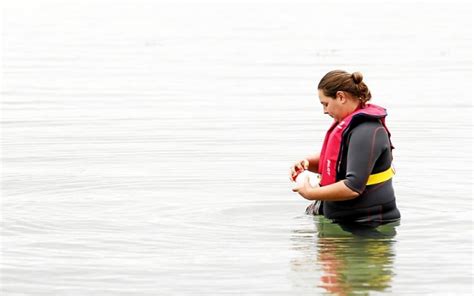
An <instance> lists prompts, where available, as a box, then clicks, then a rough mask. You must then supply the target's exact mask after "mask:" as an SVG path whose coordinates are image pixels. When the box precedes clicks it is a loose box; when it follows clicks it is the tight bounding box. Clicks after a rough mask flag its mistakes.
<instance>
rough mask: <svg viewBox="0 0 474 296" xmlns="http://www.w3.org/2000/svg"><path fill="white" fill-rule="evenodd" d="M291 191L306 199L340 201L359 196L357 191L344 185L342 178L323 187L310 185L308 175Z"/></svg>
mask: <svg viewBox="0 0 474 296" xmlns="http://www.w3.org/2000/svg"><path fill="white" fill-rule="evenodd" d="M293 191H294V192H298V193H299V194H300V195H301V196H302V197H304V198H306V199H308V200H328V201H342V200H349V199H353V198H356V197H358V196H359V193H357V192H355V191H353V190H351V189H350V188H349V187H347V186H346V184H345V183H344V180H343V181H339V182H336V183H334V184H331V185H327V186H324V187H312V186H311V185H310V183H309V177H308V178H307V179H306V180H305V182H304V184H302V185H301V186H300V187H296V188H294V189H293Z"/></svg>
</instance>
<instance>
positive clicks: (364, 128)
mask: <svg viewBox="0 0 474 296" xmlns="http://www.w3.org/2000/svg"><path fill="white" fill-rule="evenodd" d="M387 149H390V141H389V138H388V135H387V131H386V130H385V129H384V127H383V126H382V124H381V123H380V122H377V121H371V122H364V123H361V124H359V125H358V126H356V127H355V128H354V129H353V130H352V131H351V134H350V136H349V144H348V151H347V167H346V179H345V180H344V184H346V186H347V187H349V188H350V189H352V190H353V191H355V192H357V193H359V194H361V193H362V192H363V191H364V190H365V186H366V184H367V180H368V179H369V176H370V174H372V173H373V170H374V166H375V164H376V162H377V160H378V159H379V158H380V157H381V155H382V154H384V153H385V152H386V151H387ZM385 169H386V168H385Z"/></svg>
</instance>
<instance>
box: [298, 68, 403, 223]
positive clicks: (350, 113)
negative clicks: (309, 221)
mask: <svg viewBox="0 0 474 296" xmlns="http://www.w3.org/2000/svg"><path fill="white" fill-rule="evenodd" d="M362 80H363V76H362V74H361V73H359V72H355V73H352V74H350V73H347V72H345V71H341V70H335V71H331V72H329V73H327V74H326V75H325V76H324V77H323V78H322V79H321V81H320V82H319V85H318V95H319V100H320V102H321V104H322V105H323V110H324V114H328V115H329V116H331V117H332V118H334V123H333V124H332V125H331V127H330V128H329V130H328V131H327V133H326V137H325V139H324V143H323V146H322V149H321V152H320V153H317V154H315V155H312V156H310V157H308V158H305V159H303V160H300V161H298V162H296V163H295V164H294V165H293V166H292V167H291V169H290V179H292V180H295V179H296V176H297V175H298V174H299V173H300V172H302V171H304V170H309V171H312V172H316V173H319V174H320V177H321V178H320V182H319V185H320V186H316V187H312V186H311V185H310V182H309V178H307V179H306V180H305V181H304V183H302V184H300V185H298V186H297V187H296V188H294V189H293V191H295V192H297V193H299V194H300V195H301V196H302V197H304V198H306V199H308V200H315V202H314V203H313V204H311V205H310V206H309V207H308V208H307V209H306V212H307V213H308V214H313V215H321V214H322V215H324V216H325V217H326V218H329V219H332V220H335V221H340V222H364V223H387V222H392V221H396V220H398V219H400V212H399V211H398V209H397V206H396V202H395V194H394V190H393V186H392V176H393V174H394V171H393V169H392V149H393V146H392V143H391V141H390V133H389V131H388V129H387V127H386V126H385V117H386V116H387V113H386V111H385V109H384V108H382V107H379V106H377V105H373V104H368V103H367V102H368V101H369V100H370V99H371V94H370V91H369V89H368V87H367V85H366V84H365V83H364V82H363V81H362Z"/></svg>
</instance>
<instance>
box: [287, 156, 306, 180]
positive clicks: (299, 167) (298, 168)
mask: <svg viewBox="0 0 474 296" xmlns="http://www.w3.org/2000/svg"><path fill="white" fill-rule="evenodd" d="M308 168H309V160H307V159H302V160H300V161H297V162H296V163H295V164H294V165H292V166H291V167H290V180H291V181H295V178H296V176H298V174H299V173H301V172H302V171H304V170H307V169H308Z"/></svg>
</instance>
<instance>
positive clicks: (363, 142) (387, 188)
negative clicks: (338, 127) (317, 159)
mask: <svg viewBox="0 0 474 296" xmlns="http://www.w3.org/2000/svg"><path fill="white" fill-rule="evenodd" d="M342 141H343V143H344V145H342V147H343V149H342V151H341V155H340V157H342V158H341V162H340V167H339V169H338V173H337V177H336V179H337V181H340V180H344V184H346V186H347V187H349V188H350V189H352V190H353V191H355V192H357V193H359V194H360V195H359V196H358V197H356V198H354V199H351V200H345V201H324V202H322V204H321V205H317V202H316V203H315V204H314V205H312V209H310V208H311V206H310V208H308V210H309V212H312V213H313V214H323V215H324V216H325V217H327V218H329V219H333V220H336V221H341V222H344V221H357V222H369V223H372V222H375V223H385V222H391V221H396V220H398V219H399V218H400V212H399V211H398V209H397V206H396V203H395V193H394V190H393V186H392V179H390V180H388V181H386V182H383V183H379V184H374V185H366V183H367V179H368V178H369V175H371V174H376V173H380V172H383V171H385V170H387V169H388V168H390V166H391V163H392V147H391V143H390V140H389V137H388V134H387V131H386V130H385V128H384V127H383V125H382V123H381V122H380V121H378V120H377V119H368V118H363V119H361V120H358V121H354V122H353V123H351V126H350V127H349V128H348V129H347V130H346V131H345V132H344V135H343V139H342Z"/></svg>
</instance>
